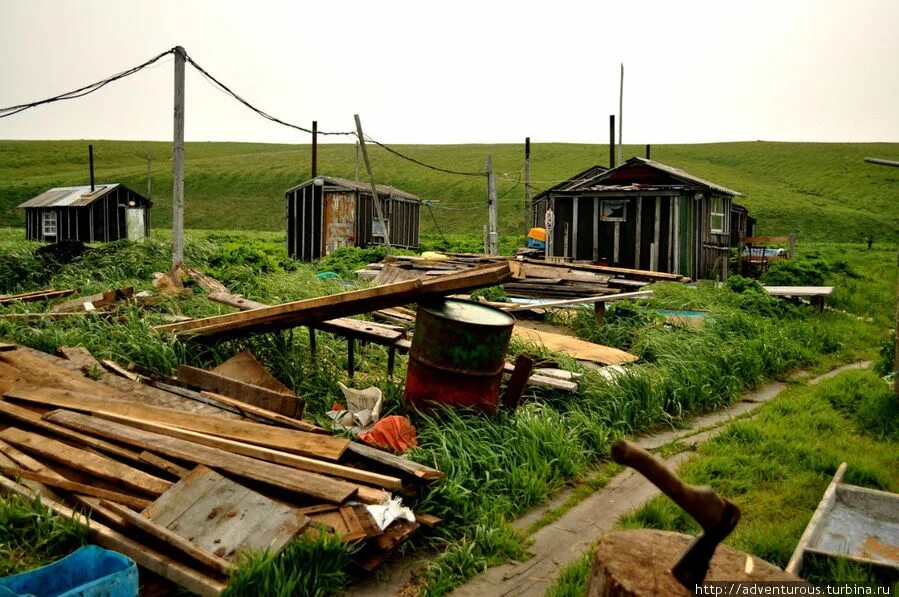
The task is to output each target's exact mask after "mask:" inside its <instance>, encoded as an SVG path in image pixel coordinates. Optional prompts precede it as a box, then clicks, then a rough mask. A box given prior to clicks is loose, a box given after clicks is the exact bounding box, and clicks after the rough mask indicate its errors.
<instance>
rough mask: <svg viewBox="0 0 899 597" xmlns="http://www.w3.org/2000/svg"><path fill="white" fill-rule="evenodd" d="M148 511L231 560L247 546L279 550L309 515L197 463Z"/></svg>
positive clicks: (156, 520) (171, 528)
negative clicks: (196, 465) (195, 466)
mask: <svg viewBox="0 0 899 597" xmlns="http://www.w3.org/2000/svg"><path fill="white" fill-rule="evenodd" d="M143 515H144V516H145V517H146V518H148V519H149V520H151V521H153V523H154V524H156V525H159V526H161V527H163V528H165V529H166V530H168V531H170V532H172V533H175V534H177V535H180V536H182V537H184V538H185V539H187V540H188V541H189V542H190V543H192V544H193V545H196V546H197V547H198V548H200V549H202V550H204V551H206V552H209V553H212V554H214V555H215V556H217V557H220V558H223V559H224V560H227V561H229V562H236V561H237V559H238V556H239V555H240V551H241V550H243V549H252V550H265V549H269V550H271V551H272V552H273V553H277V552H279V551H280V550H281V549H282V548H283V547H284V546H285V545H286V544H287V543H288V542H289V541H290V540H291V539H292V538H293V537H294V536H295V535H296V534H297V533H299V532H300V531H302V530H303V528H304V527H305V526H306V525H307V524H308V522H309V519H308V518H307V517H306V515H305V514H303V513H302V512H300V511H299V510H297V509H296V508H292V507H290V506H287V505H284V504H280V503H278V502H276V501H274V500H271V499H269V498H267V497H265V496H264V495H261V494H259V493H257V492H255V491H253V490H251V489H248V488H247V487H244V486H243V485H240V484H239V483H235V482H234V481H231V480H230V479H227V478H225V477H223V476H222V475H220V474H218V473H216V472H215V471H213V470H210V469H208V468H206V467H205V466H198V467H197V468H195V469H194V470H193V471H191V473H190V474H188V475H187V476H186V477H184V478H183V479H181V480H180V481H179V482H178V483H176V484H175V485H174V486H173V487H172V488H171V489H170V490H169V491H167V492H166V493H165V494H164V495H162V496H161V497H160V498H159V499H158V500H156V501H155V502H153V503H152V504H151V505H150V506H148V507H147V508H146V509H145V510H144V512H143Z"/></svg>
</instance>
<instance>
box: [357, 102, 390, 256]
mask: <svg viewBox="0 0 899 597" xmlns="http://www.w3.org/2000/svg"><path fill="white" fill-rule="evenodd" d="M353 117H354V118H355V119H356V137H357V138H358V139H359V148H360V149H361V150H362V159H364V160H365V170H366V172H368V181H369V182H370V183H371V196H372V200H373V203H374V204H375V211H376V212H377V214H378V221H379V222H380V223H381V230H383V231H384V246H386V247H387V253H388V254H389V253H390V231H389V230H387V222H385V221H384V212H383V211H382V210H381V198H380V197H378V188H377V187H376V186H375V177H374V175H372V173H371V162H369V161H368V150H366V149H365V136H364V135H363V134H362V121H361V120H360V119H359V115H358V114H355V115H354V116H353Z"/></svg>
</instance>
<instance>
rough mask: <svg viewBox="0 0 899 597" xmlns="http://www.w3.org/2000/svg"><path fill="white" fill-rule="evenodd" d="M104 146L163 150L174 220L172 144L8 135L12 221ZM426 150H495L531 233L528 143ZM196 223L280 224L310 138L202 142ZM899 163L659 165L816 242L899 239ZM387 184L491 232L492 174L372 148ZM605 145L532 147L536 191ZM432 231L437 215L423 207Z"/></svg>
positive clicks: (784, 159) (8, 221) (888, 154)
mask: <svg viewBox="0 0 899 597" xmlns="http://www.w3.org/2000/svg"><path fill="white" fill-rule="evenodd" d="M88 143H93V145H94V153H95V163H96V178H97V182H98V183H102V182H122V183H125V184H127V185H129V186H132V187H133V188H134V189H135V190H137V191H139V192H142V193H144V192H146V189H147V174H146V172H147V163H146V157H147V153H148V152H149V153H150V154H151V155H152V156H153V166H152V188H153V192H152V195H153V201H154V202H155V207H154V209H153V211H152V223H153V225H154V226H156V227H167V226H169V225H170V222H171V193H172V180H171V159H170V156H171V144H170V143H165V142H143V141H0V226H21V225H22V221H23V214H22V212H21V210H18V209H16V205H18V204H19V203H20V202H22V201H24V200H26V199H28V198H29V197H32V196H34V195H37V194H38V193H40V192H42V191H43V190H46V189H47V188H50V187H52V186H65V185H75V184H87V183H88V181H89V175H88V167H87V145H88ZM397 149H398V150H399V151H401V152H403V153H406V154H408V155H411V156H414V157H415V158H417V159H419V160H422V161H425V162H428V163H431V164H435V165H439V166H442V167H445V168H451V169H456V170H463V171H482V170H483V167H484V160H485V157H486V156H487V154H492V155H493V163H494V169H495V171H496V172H497V186H498V194H499V196H500V226H501V232H503V233H516V232H519V231H521V230H522V229H523V226H524V223H523V211H522V210H523V208H524V199H523V198H524V184H523V183H522V182H519V179H520V177H521V171H522V168H523V153H524V151H523V147H522V146H521V145H515V144H501V145H406V146H397ZM643 151H644V149H643V147H642V146H625V148H624V155H625V156H632V155H642V154H643ZM354 154H355V152H354V147H353V145H349V144H342V145H330V144H328V145H320V146H319V162H318V163H319V171H320V172H321V173H327V174H330V175H334V176H343V177H347V178H352V177H353V175H354V169H355V166H354ZM185 155H186V159H187V163H186V167H185V195H186V200H187V208H186V216H185V217H186V225H187V227H188V228H207V229H209V228H214V229H246V230H280V229H281V228H282V227H283V225H284V210H285V202H284V195H283V192H284V190H285V189H287V188H288V187H290V186H292V185H294V184H296V183H298V182H300V181H303V180H306V179H307V178H308V177H309V174H310V147H309V146H308V145H275V144H261V143H188V144H187V146H186V149H185ZM869 155H870V156H878V157H883V158H887V159H894V160H899V144H895V143H892V144H889V143H772V142H763V141H756V142H741V143H713V144H697V145H655V146H653V148H652V157H653V159H655V160H658V161H661V162H664V163H666V164H670V165H672V166H677V167H679V168H683V169H684V170H687V171H688V172H690V173H692V174H695V175H697V176H700V177H703V178H707V179H709V180H713V181H715V182H718V183H720V184H723V185H725V186H727V187H730V188H733V189H736V190H738V191H740V192H742V193H743V194H744V195H745V197H744V198H742V199H741V200H740V203H742V204H744V205H746V206H747V207H748V208H749V209H750V211H751V213H752V215H754V216H755V217H757V218H758V222H759V231H760V232H761V233H765V234H782V233H790V232H794V233H796V234H798V235H799V236H800V238H805V239H808V240H832V241H845V242H860V241H861V240H862V239H863V238H864V237H865V236H866V235H869V234H870V235H871V236H873V237H874V238H875V240H876V241H878V242H879V241H890V242H896V241H899V169H895V168H887V167H882V166H874V165H870V164H865V163H864V162H863V158H864V157H865V156H869ZM371 156H372V165H373V168H374V173H375V177H376V179H377V181H378V182H380V183H386V184H391V185H394V186H397V187H400V188H403V189H405V190H408V191H410V192H413V193H415V194H417V195H419V196H421V197H423V198H425V199H431V200H433V201H434V202H435V206H434V208H433V213H434V216H435V218H436V220H437V222H438V223H439V226H440V229H441V230H442V231H443V232H446V233H449V232H456V233H458V232H471V233H480V231H481V227H482V225H483V224H484V223H486V219H487V217H486V202H485V194H486V193H485V190H486V182H485V179H484V178H483V177H460V176H454V175H449V174H444V173H441V172H436V171H433V170H428V169H426V168H422V167H421V166H418V165H416V164H413V163H410V162H407V161H404V160H402V159H399V158H397V157H396V156H393V155H391V154H389V153H387V152H386V151H385V150H383V149H381V148H378V147H373V148H372V149H371ZM607 157H608V150H607V148H606V146H603V145H583V144H564V143H547V144H539V143H538V144H533V145H532V159H531V173H532V174H531V178H532V180H533V181H534V182H533V186H534V187H535V189H538V190H539V189H544V188H546V187H549V186H552V185H553V184H554V182H555V181H558V180H560V179H564V178H566V177H568V176H570V175H572V174H575V173H577V172H579V171H581V170H583V169H585V168H587V167H588V166H591V165H593V164H595V163H602V164H604V163H606V160H607ZM422 230H423V231H427V232H434V231H435V225H434V220H433V219H432V218H431V216H430V214H429V212H428V210H427V209H423V210H422Z"/></svg>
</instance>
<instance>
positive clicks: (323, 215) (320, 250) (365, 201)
mask: <svg viewBox="0 0 899 597" xmlns="http://www.w3.org/2000/svg"><path fill="white" fill-rule="evenodd" d="M377 190H378V198H379V199H380V200H381V208H382V209H383V211H384V214H383V215H384V220H385V222H386V225H387V233H388V235H389V237H390V244H391V245H392V246H395V247H400V248H403V249H417V248H418V235H419V213H420V210H421V199H420V198H419V197H416V196H415V195H413V194H411V193H407V192H405V191H401V190H400V189H396V188H394V187H390V186H387V185H378V186H377ZM285 197H286V198H287V252H288V253H289V254H290V256H291V257H292V258H294V259H299V260H300V261H312V260H314V259H318V258H320V257H322V256H324V255H328V254H330V253H331V251H333V250H334V249H337V248H340V247H368V246H371V245H378V244H383V243H384V230H383V228H382V226H381V222H380V220H379V219H378V214H377V211H376V210H375V204H374V201H373V199H372V192H371V185H370V184H365V183H361V182H354V181H352V180H347V179H345V178H336V177H334V176H317V177H316V178H313V179H311V180H307V181H306V182H304V183H301V184H298V185H297V186H295V187H292V188H290V189H288V190H287V191H286V192H285Z"/></svg>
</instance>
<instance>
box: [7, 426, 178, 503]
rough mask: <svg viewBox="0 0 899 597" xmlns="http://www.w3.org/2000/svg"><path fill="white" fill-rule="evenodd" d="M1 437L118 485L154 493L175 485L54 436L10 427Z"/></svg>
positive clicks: (19, 446)
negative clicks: (80, 448) (68, 443)
mask: <svg viewBox="0 0 899 597" xmlns="http://www.w3.org/2000/svg"><path fill="white" fill-rule="evenodd" d="M0 439H2V440H3V441H5V442H7V443H9V444H12V445H14V446H16V447H18V448H20V449H22V450H25V451H26V452H31V453H34V454H38V455H39V456H42V457H44V458H48V459H50V460H53V461H55V462H60V463H62V464H65V465H66V466H69V467H72V468H74V469H77V470H79V471H83V472H86V473H88V474H90V475H93V476H95V477H100V478H101V479H106V480H107V481H111V482H113V483H115V484H116V485H118V486H121V487H125V488H128V489H133V490H138V491H141V492H144V493H147V494H150V495H153V496H158V495H160V494H162V493H163V492H164V491H165V490H166V489H168V488H169V487H171V486H172V484H171V483H170V482H169V481H166V480H165V479H160V478H159V477H154V476H153V475H150V474H147V473H145V472H143V471H140V470H137V469H134V468H131V467H130V466H128V465H125V464H122V463H121V462H118V461H116V460H112V459H109V458H105V457H103V456H100V455H99V454H93V453H91V452H87V451H85V450H79V449H78V448H74V447H72V446H69V445H67V444H64V443H62V442H58V441H56V440H54V439H50V438H48V437H43V436H41V435H38V434H36V433H29V432H27V431H22V430H21V429H16V428H15V427H8V428H7V429H5V430H3V431H2V432H0Z"/></svg>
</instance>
